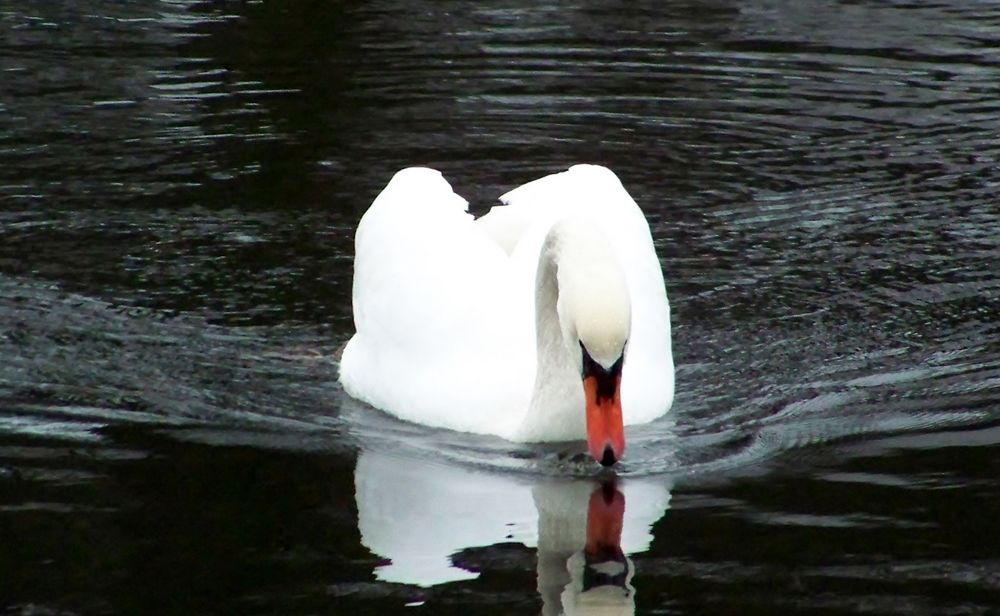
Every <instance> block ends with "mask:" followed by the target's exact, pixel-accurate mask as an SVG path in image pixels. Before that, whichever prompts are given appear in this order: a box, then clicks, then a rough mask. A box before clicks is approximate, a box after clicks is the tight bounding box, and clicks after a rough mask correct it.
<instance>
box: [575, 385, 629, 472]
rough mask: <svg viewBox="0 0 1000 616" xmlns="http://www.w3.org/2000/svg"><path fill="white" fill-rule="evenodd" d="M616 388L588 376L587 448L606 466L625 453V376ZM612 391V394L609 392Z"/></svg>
mask: <svg viewBox="0 0 1000 616" xmlns="http://www.w3.org/2000/svg"><path fill="white" fill-rule="evenodd" d="M610 378H612V379H614V383H613V384H614V387H613V388H608V387H607V386H606V384H605V385H604V386H600V385H599V381H598V377H597V376H589V375H588V376H585V377H584V379H583V393H584V398H585V399H586V403H587V447H588V449H589V450H590V455H592V456H594V459H595V460H597V461H598V462H600V463H601V464H603V465H604V466H611V465H613V464H614V463H615V462H617V461H618V460H620V459H621V457H622V454H623V453H625V425H624V423H623V422H622V403H621V388H620V387H619V386H620V385H621V380H622V377H621V374H620V373H619V374H615V375H613V376H611V377H610ZM609 389H611V391H609Z"/></svg>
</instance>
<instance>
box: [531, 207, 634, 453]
mask: <svg viewBox="0 0 1000 616" xmlns="http://www.w3.org/2000/svg"><path fill="white" fill-rule="evenodd" d="M630 315H631V311H630V309H629V300H628V291H627V287H626V285H625V281H624V275H623V274H622V272H621V269H620V266H619V265H618V262H617V258H616V257H615V255H614V252H613V251H612V249H611V247H610V245H609V244H608V242H607V240H606V239H605V237H604V235H603V234H602V233H601V232H600V231H599V230H598V229H597V227H596V225H595V224H593V223H589V222H581V221H570V222H566V221H564V222H560V223H557V224H555V225H553V227H552V228H551V229H550V230H549V232H548V234H547V235H546V237H545V241H544V242H543V243H542V247H541V250H540V251H539V255H538V269H537V272H536V276H535V348H536V357H537V364H536V373H535V384H534V389H533V392H532V397H531V404H530V406H529V408H528V415H527V416H526V417H525V421H524V423H523V429H524V430H526V431H528V432H529V433H532V432H534V433H545V434H548V435H551V436H552V437H555V436H556V435H561V436H560V438H565V439H566V440H573V439H577V438H580V437H581V436H583V435H585V434H586V415H585V413H584V410H583V409H584V397H583V386H582V378H581V369H582V352H581V349H580V344H581V340H584V339H586V338H588V337H590V338H592V339H593V340H595V341H597V342H598V344H601V343H603V342H605V341H609V342H608V345H607V347H608V351H607V353H608V355H607V356H608V357H609V358H610V361H609V362H608V365H610V363H612V362H613V361H614V360H615V359H617V358H618V357H620V356H621V353H622V350H623V345H624V342H625V337H627V332H628V326H629V323H628V322H629V319H630ZM604 328H607V329H610V330H611V331H614V332H622V333H623V337H621V339H620V342H616V340H618V338H616V336H615V335H604V334H605V332H604V331H603V329H604ZM595 330H598V331H600V335H589V334H591V333H592V332H593V331H595ZM598 350H601V349H598ZM591 351H593V349H591ZM612 355H613V357H612Z"/></svg>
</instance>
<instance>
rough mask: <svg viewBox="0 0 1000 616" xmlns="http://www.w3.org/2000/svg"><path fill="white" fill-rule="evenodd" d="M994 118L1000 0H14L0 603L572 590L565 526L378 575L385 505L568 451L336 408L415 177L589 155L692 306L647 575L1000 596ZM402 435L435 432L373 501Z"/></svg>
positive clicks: (682, 324) (427, 522)
mask: <svg viewBox="0 0 1000 616" xmlns="http://www.w3.org/2000/svg"><path fill="white" fill-rule="evenodd" d="M998 135H1000V5H997V4H996V3H992V2H964V1H957V0H956V1H953V2H947V1H945V2H920V1H917V2H908V3H903V2H859V1H846V0H843V1H840V2H819V1H804V2H791V1H779V0H773V1H766V0H750V1H743V2H729V1H724V0H706V1H701V2H698V1H691V2H629V3H617V2H590V3H580V2H558V3H549V4H546V5H540V4H539V3H528V2H525V3H498V2H481V3H463V2H419V1H409V2H402V1H397V2H392V1H376V2H297V3H279V2H189V1H183V0H174V1H164V2H144V3H139V2H112V1H97V2H88V3H78V2H55V1H46V2H32V1H26V0H14V1H13V2H7V3H4V4H3V5H0V609H4V610H6V611H7V612H9V613H15V614H22V613H23V614H50V613H51V614H55V613H194V612H198V613H232V612H251V613H275V612H285V613H320V612H340V611H343V610H346V609H353V610H360V611H363V612H374V611H379V612H393V611H402V610H403V609H404V605H405V604H407V603H419V602H424V603H423V605H422V607H415V608H406V609H423V610H433V611H434V612H435V613H442V612H455V613H458V612H469V611H474V612H476V613H480V612H481V613H508V612H513V611H518V612H525V611H527V612H537V611H542V610H544V611H545V612H546V613H555V612H558V611H559V610H560V609H562V608H565V609H567V610H569V609H570V608H569V607H567V606H566V605H562V606H560V605H559V604H558V602H559V598H558V597H559V593H558V592H555V593H554V594H553V593H552V592H548V591H546V590H545V588H547V587H545V585H544V584H543V583H542V580H543V579H548V578H546V575H547V574H543V570H544V567H543V564H544V563H545V562H547V561H548V560H549V557H550V556H551V555H552V554H555V553H556V552H558V550H556V551H553V549H552V547H551V545H549V546H546V545H544V543H545V542H544V541H543V539H542V538H541V537H539V540H538V546H537V547H536V546H535V545H534V544H533V543H532V542H531V541H526V542H523V541H522V542H519V541H517V540H515V539H516V537H514V538H513V539H511V540H508V541H504V540H503V539H504V538H503V536H501V537H500V538H499V539H497V540H490V541H485V540H481V541H478V543H477V542H475V541H472V540H469V541H470V542H468V543H467V545H466V547H465V549H462V550H457V551H453V552H454V553H450V559H451V562H452V563H454V564H455V565H456V566H458V567H460V568H462V569H465V570H467V571H475V572H478V574H479V575H478V577H476V576H474V575H471V574H470V575H468V576H466V577H473V578H474V579H466V580H464V581H452V582H448V583H443V584H438V585H427V584H428V583H427V582H426V580H425V581H424V584H425V585H424V586H418V585H416V584H418V583H419V582H418V581H410V582H409V583H406V582H398V581H397V582H394V581H388V580H386V579H384V578H385V577H386V576H385V575H384V574H379V573H378V572H377V571H376V570H377V569H378V568H379V567H383V566H385V565H386V564H387V563H389V561H390V560H391V557H390V556H389V555H388V554H386V553H385V550H383V551H381V552H380V551H379V549H377V548H376V547H373V546H374V545H375V544H376V542H375V539H374V538H373V537H374V535H373V534H372V532H373V531H372V529H373V528H374V529H376V531H377V530H379V529H381V530H383V531H386V529H391V528H392V524H395V525H396V526H398V527H399V528H401V529H403V530H404V531H407V530H408V531H409V532H410V534H411V535H412V536H415V537H425V538H431V539H433V537H434V536H435V532H437V531H440V528H441V527H443V528H445V529H447V530H448V531H450V532H451V533H452V534H454V535H462V534H463V533H464V532H465V531H466V530H468V532H469V533H471V534H473V535H476V534H477V533H478V529H477V515H476V512H475V510H474V508H473V510H472V511H471V512H470V511H469V510H467V509H465V508H463V506H459V505H468V503H466V502H465V501H464V500H463V499H464V498H465V496H464V495H465V494H466V490H465V488H464V487H463V486H465V487H468V486H473V485H489V486H491V490H492V492H491V493H490V494H492V495H494V496H498V497H500V500H501V501H502V502H508V501H509V502H511V503H515V502H521V501H519V500H518V499H521V500H524V498H525V494H527V492H525V490H529V491H530V493H531V495H533V496H532V497H533V498H534V501H533V502H535V507H536V508H537V512H536V515H537V517H538V518H539V520H538V526H539V528H538V530H539V534H540V535H541V534H542V527H543V526H544V520H550V521H551V520H556V521H557V522H562V523H565V524H571V521H568V520H570V519H571V517H572V516H571V515H570V514H566V513H565V512H562V513H558V514H557V513H553V511H554V510H556V509H559V507H555V509H547V508H546V507H547V505H546V504H545V503H546V502H547V501H546V499H549V500H550V504H551V503H552V502H554V503H563V504H565V507H563V509H566V510H571V509H574V505H579V507H578V508H580V509H581V510H582V509H585V508H586V500H584V501H581V502H582V504H581V502H578V501H577V500H575V499H576V498H577V497H576V496H575V492H574V490H575V488H573V486H574V485H577V484H575V483H573V482H576V481H579V479H572V478H570V477H569V475H574V474H575V475H578V474H580V472H581V471H580V469H579V468H575V467H574V468H569V469H567V468H566V467H564V466H560V465H559V464H558V463H554V462H553V461H552V455H553V454H552V452H551V451H548V450H546V449H544V448H542V449H541V450H540V449H538V448H532V447H517V446H513V445H509V444H505V443H501V442H497V441H493V440H490V439H480V438H472V437H469V438H464V437H461V436H458V435H453V434H447V433H440V432H435V431H428V430H422V429H420V428H418V427H414V426H406V425H401V424H399V423H398V422H394V421H392V420H389V419H387V418H385V417H384V416H382V415H380V414H378V413H375V412H373V411H370V410H368V409H365V408H363V407H361V406H360V405H357V404H354V403H352V402H351V401H349V400H348V399H346V398H345V396H344V395H343V393H342V391H341V390H340V389H339V387H338V386H337V384H336V382H335V374H336V363H335V361H334V360H333V359H332V356H333V353H334V351H335V349H336V348H337V347H338V346H339V345H340V344H342V343H343V342H344V341H345V340H346V339H347V338H348V337H349V336H350V333H351V327H352V325H351V312H350V276H351V269H350V268H351V256H352V237H353V230H354V226H355V225H356V222H357V220H358V218H359V217H360V215H361V213H362V212H363V211H364V209H365V208H366V207H367V206H368V204H369V203H370V201H371V199H372V198H373V197H374V196H375V194H377V192H378V190H379V189H380V188H381V186H382V185H384V183H385V182H386V181H387V180H388V178H389V177H390V176H391V174H392V173H393V172H394V171H396V170H397V169H399V168H401V167H405V166H410V165H430V166H434V167H437V168H439V169H441V170H442V171H443V172H444V173H445V175H446V177H447V178H448V179H449V180H450V181H451V182H452V184H453V186H455V188H456V190H457V191H458V192H459V193H460V194H463V195H465V196H466V197H467V198H469V199H470V200H471V201H472V202H473V205H474V207H476V208H478V209H481V208H482V207H484V206H487V205H489V204H490V203H491V202H492V200H493V199H495V198H496V196H497V195H499V194H501V193H502V192H504V191H506V190H508V189H510V188H512V187H513V186H516V185H518V184H521V183H523V182H525V181H528V180H531V179H534V178H535V177H538V176H540V175H544V174H547V173H551V172H555V171H558V170H561V169H562V168H565V167H566V166H567V165H569V164H572V163H575V162H596V163H601V164H605V165H607V166H609V167H611V168H612V169H614V170H615V171H616V172H617V173H618V174H619V176H620V177H621V179H622V181H623V182H624V184H625V186H626V187H627V188H628V189H629V191H630V192H631V193H632V195H633V196H634V197H635V198H636V200H637V201H638V202H639V204H640V205H641V206H642V207H643V208H644V210H645V211H646V213H647V217H648V219H649V221H650V226H651V229H652V232H653V236H654V239H655V242H656V245H657V249H658V251H659V254H660V256H661V261H662V263H663V268H664V273H665V276H666V280H667V288H668V292H669V294H670V298H671V304H672V308H673V317H674V345H675V347H674V354H675V359H676V361H677V364H678V368H677V374H678V395H677V400H676V402H675V405H674V409H673V411H672V413H671V416H670V417H669V418H668V419H665V420H664V421H660V422H657V423H655V424H653V425H651V426H643V427H637V428H636V429H634V430H630V433H629V439H630V452H629V459H627V460H626V462H625V465H624V466H623V468H622V470H621V474H622V475H623V478H624V482H625V483H624V486H625V487H624V494H625V497H626V514H628V512H629V511H636V510H637V508H638V509H639V510H643V506H644V505H648V504H649V502H652V501H650V500H649V499H650V498H651V497H648V494H653V493H654V492H655V491H656V490H658V491H659V492H657V493H659V494H660V496H661V499H662V496H663V494H666V497H665V498H666V500H665V501H664V502H662V503H660V504H659V505H658V506H656V507H652V508H651V509H652V511H651V512H648V514H649V515H648V516H647V519H645V520H644V521H643V522H640V523H638V527H637V528H639V530H643V529H647V530H648V531H649V541H648V542H647V543H646V544H645V545H642V546H640V547H639V548H632V549H629V548H628V547H627V546H625V545H624V542H623V548H624V549H625V551H627V552H630V553H631V555H630V558H631V561H632V563H633V564H634V571H635V573H634V576H633V577H632V578H631V584H632V585H633V586H634V588H635V592H634V596H633V597H632V600H633V601H634V603H635V608H636V610H637V611H638V612H640V613H668V614H687V613H690V614H695V613H711V612H714V613H809V614H840V613H844V614H846V613H878V614H900V613H907V614H911V613H926V614H986V613H992V612H994V611H996V610H997V609H1000V534H998V531H997V530H996V520H997V519H998V517H1000V481H998V480H997V476H998V474H1000V462H998V460H1000V431H998V426H1000V342H998V340H1000V268H998V266H997V263H998V262H1000V261H998V258H1000V201H998V193H1000V137H998ZM401 445H402V446H401ZM386 451H389V452H390V454H386V453H385V452H386ZM385 455H389V459H388V468H390V469H391V468H393V464H395V465H396V467H398V468H423V467H422V466H420V465H422V464H425V463H427V462H428V461H435V462H438V461H440V462H441V464H442V466H440V467H433V466H432V467H429V469H430V470H427V471H425V472H421V473H420V474H419V476H418V477H416V478H415V479H413V481H415V482H417V484H416V485H418V486H419V487H420V489H419V490H416V491H415V493H414V494H411V495H408V496H407V499H409V500H407V499H403V500H404V501H405V502H404V503H402V505H400V506H402V507H403V509H402V510H400V509H388V511H389V512H390V514H389V515H388V516H387V517H386V518H385V519H384V520H383V522H384V525H383V526H379V524H378V523H375V522H371V521H370V520H372V519H376V520H377V519H378V518H371V517H370V516H371V515H372V514H371V512H372V511H377V510H379V507H383V506H384V507H388V506H389V505H391V504H393V503H387V502H384V501H382V500H379V499H381V498H385V496H384V495H383V494H382V493H381V492H379V491H378V490H376V491H375V492H373V493H371V494H369V493H366V492H365V491H363V490H362V489H361V488H360V486H362V485H375V486H379V485H382V484H383V483H385V482H388V481H390V480H391V479H392V477H391V471H390V476H389V477H387V476H385V475H384V474H379V473H380V472H381V471H379V470H378V469H379V468H380V467H379V466H378V465H377V464H375V465H373V464H368V463H366V464H362V461H363V460H362V459H363V458H365V456H374V457H369V458H367V459H368V460H373V459H375V460H379V459H381V458H379V457H378V456H385ZM630 481H633V483H631V484H630V483H629V482H630ZM642 482H645V483H642ZM630 485H632V486H643V485H646V486H652V488H650V489H651V490H653V492H641V491H640V492H638V494H639V496H638V497H636V496H634V492H629V489H628V488H629V486H630ZM455 486H459V487H460V488H462V489H458V490H452V492H448V491H444V492H442V493H440V494H439V493H438V492H436V490H438V489H439V488H440V489H445V488H449V487H451V488H454V487H455ZM385 492H389V490H388V489H386V490H385ZM473 492H474V490H473ZM644 495H647V496H644ZM390 496H391V495H390ZM480 497H482V498H487V496H484V495H480ZM372 499H374V500H372ZM524 502H527V503H529V505H530V503H531V502H532V501H531V498H527V500H526V501H524ZM397 505H398V503H397ZM421 506H426V507H428V511H430V512H431V514H432V515H430V516H429V517H428V518H427V519H418V518H417V516H416V515H412V511H410V510H420V509H421ZM515 509H516V507H514V506H513V505H512V506H511V509H510V512H509V515H510V516H514V515H515V511H514V510H515ZM528 509H529V510H531V511H529V514H530V513H531V512H532V511H534V510H533V509H531V507H530V506H529V507H528ZM497 511H498V512H499V514H498V515H499V517H500V518H501V519H500V522H503V516H504V515H508V510H506V509H504V507H503V506H502V504H501V505H498V508H497ZM560 511H562V510H560ZM393 512H395V513H393ZM567 516H569V517H567ZM626 517H627V516H626ZM529 518H530V515H529ZM511 519H512V520H513V517H512V518H511ZM366 520H368V521H366ZM385 520H388V522H386V521H385ZM390 522H391V524H390ZM630 522H633V520H628V519H627V520H626V530H628V529H629V528H630V526H629V524H630ZM373 525H374V526H373ZM529 526H530V524H529ZM386 532H388V531H386ZM512 537H513V535H512ZM562 556H565V555H562ZM562 556H560V558H562ZM555 560H559V559H558V558H557V559H555ZM562 561H565V558H562ZM562 561H559V564H560V566H561V564H562ZM557 568H558V567H557ZM438 581H441V580H438ZM559 588H561V585H560V586H559ZM557 590H558V589H557ZM564 601H565V599H564ZM626 607H629V606H626Z"/></svg>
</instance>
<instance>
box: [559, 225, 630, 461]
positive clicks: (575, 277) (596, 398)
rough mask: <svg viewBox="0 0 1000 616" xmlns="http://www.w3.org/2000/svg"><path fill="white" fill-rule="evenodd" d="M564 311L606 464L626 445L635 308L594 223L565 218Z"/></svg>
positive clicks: (596, 450) (594, 448) (591, 437)
mask: <svg viewBox="0 0 1000 616" xmlns="http://www.w3.org/2000/svg"><path fill="white" fill-rule="evenodd" d="M559 232H560V235H561V236H562V237H561V239H562V240H563V241H561V242H560V251H559V252H560V254H559V270H558V280H559V300H558V313H559V321H560V325H561V327H562V329H563V339H564V340H565V341H566V343H567V344H568V346H569V347H571V350H570V353H572V354H573V357H574V358H575V359H576V360H577V361H578V362H579V363H578V368H579V370H580V376H581V379H582V381H583V392H584V400H585V402H586V418H587V446H588V449H589V450H590V454H591V455H592V456H594V458H595V459H596V460H597V461H599V462H600V463H601V464H603V465H604V466H611V465H612V464H614V463H615V462H617V461H618V460H620V459H621V457H622V454H623V453H624V451H625V428H624V422H623V421H622V406H621V380H622V368H623V367H624V364H625V350H626V346H627V343H628V338H629V333H630V329H631V318H632V308H631V302H630V300H629V292H628V286H627V284H626V280H625V274H624V272H623V270H622V267H621V264H620V263H619V261H618V257H617V255H616V254H615V252H614V250H613V249H612V247H611V245H610V244H609V243H608V240H607V238H606V237H605V236H604V234H603V233H602V232H601V231H600V229H599V228H598V227H597V226H596V225H594V224H577V223H569V224H567V223H565V222H564V223H561V224H560V231H559Z"/></svg>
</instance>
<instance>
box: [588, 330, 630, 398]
mask: <svg viewBox="0 0 1000 616" xmlns="http://www.w3.org/2000/svg"><path fill="white" fill-rule="evenodd" d="M580 352H581V353H582V355H583V369H582V370H581V377H582V378H584V379H587V378H591V377H593V378H595V379H597V399H598V400H603V399H605V398H613V397H614V395H615V390H616V389H618V381H619V380H620V378H621V374H622V366H623V365H624V363H625V351H624V349H622V354H621V355H619V356H618V360H617V361H616V362H615V363H613V364H612V365H611V367H610V368H607V369H605V368H604V366H602V365H601V364H599V363H597V362H596V361H594V358H593V357H591V356H590V352H589V351H587V347H586V346H584V344H583V342H580Z"/></svg>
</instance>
